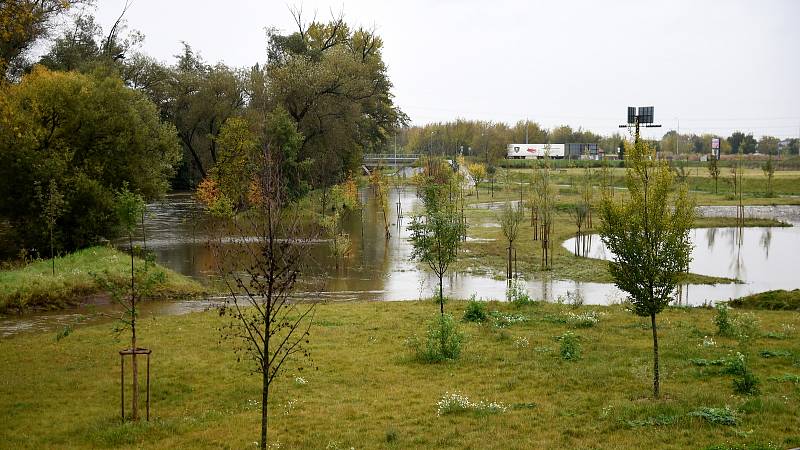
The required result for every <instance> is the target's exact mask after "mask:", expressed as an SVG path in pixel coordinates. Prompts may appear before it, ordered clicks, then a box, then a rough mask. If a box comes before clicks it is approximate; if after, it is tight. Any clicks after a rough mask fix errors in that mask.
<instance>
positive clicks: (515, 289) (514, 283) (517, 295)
mask: <svg viewBox="0 0 800 450" xmlns="http://www.w3.org/2000/svg"><path fill="white" fill-rule="evenodd" d="M506 299H507V300H508V301H509V302H510V303H511V304H512V305H514V306H516V307H520V306H526V305H530V304H531V303H533V300H531V298H530V296H528V290H527V289H525V284H524V283H523V282H522V281H520V280H519V279H514V280H511V283H510V284H509V285H508V287H507V288H506Z"/></svg>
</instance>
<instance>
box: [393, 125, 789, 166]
mask: <svg viewBox="0 0 800 450" xmlns="http://www.w3.org/2000/svg"><path fill="white" fill-rule="evenodd" d="M526 137H527V142H531V143H553V144H555V143H562V144H563V143H569V142H574V143H597V144H599V146H600V148H602V149H603V150H604V151H605V153H606V154H617V153H618V152H620V151H621V146H622V144H621V142H622V141H624V136H622V135H621V134H619V133H613V134H611V135H609V136H602V135H600V134H597V133H594V132H592V131H588V130H584V129H582V128H578V129H577V130H576V129H573V128H571V127H569V126H567V125H562V126H558V127H554V128H553V129H547V128H544V127H542V126H541V125H539V124H538V123H537V122H532V121H527V120H525V121H522V120H521V121H518V122H516V123H515V124H513V125H508V124H506V123H503V122H486V121H478V120H465V119H458V120H456V121H452V122H439V123H431V124H426V125H421V126H412V127H405V128H403V129H401V130H399V132H398V133H397V139H396V145H397V147H398V149H399V150H398V151H400V152H403V153H421V154H433V155H440V156H449V157H452V156H453V155H456V154H459V153H462V154H464V155H465V156H472V157H474V159H476V160H480V161H484V162H486V163H488V164H492V163H494V162H496V161H497V160H499V159H502V158H504V157H505V156H506V146H507V145H508V144H511V143H523V142H525V141H526ZM713 138H719V139H720V147H721V152H722V153H723V154H735V153H738V152H739V149H740V148H741V150H742V153H744V154H751V153H755V152H759V153H762V154H771V155H778V154H786V155H797V154H798V152H800V140H798V139H789V140H787V141H782V140H781V139H779V138H777V137H774V136H762V137H761V138H760V139H756V138H755V137H754V136H753V134H752V133H749V134H746V133H743V132H741V131H736V132H733V133H732V134H731V135H730V136H727V137H725V136H719V135H715V134H709V133H705V134H700V135H697V134H678V133H677V132H676V131H674V130H672V131H669V132H667V133H665V134H664V136H663V137H662V138H661V139H660V140H658V139H657V140H650V141H648V145H649V147H650V148H652V149H653V150H655V151H657V152H659V153H660V154H676V153H679V154H687V153H699V154H709V153H711V140H712V139H713ZM383 150H384V151H385V150H387V149H386V148H384V149H383Z"/></svg>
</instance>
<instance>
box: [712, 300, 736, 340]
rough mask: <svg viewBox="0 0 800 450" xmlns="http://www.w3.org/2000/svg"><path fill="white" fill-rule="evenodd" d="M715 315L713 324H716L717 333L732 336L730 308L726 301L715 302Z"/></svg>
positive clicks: (732, 327)
mask: <svg viewBox="0 0 800 450" xmlns="http://www.w3.org/2000/svg"><path fill="white" fill-rule="evenodd" d="M716 309H717V315H716V316H714V325H716V326H717V334H718V335H720V336H733V335H734V326H733V322H732V320H731V313H730V311H731V309H730V307H729V306H728V305H727V304H726V303H717V306H716Z"/></svg>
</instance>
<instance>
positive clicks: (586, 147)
mask: <svg viewBox="0 0 800 450" xmlns="http://www.w3.org/2000/svg"><path fill="white" fill-rule="evenodd" d="M602 154H603V151H602V150H600V148H599V147H598V145H597V144H595V143H592V144H583V143H580V144H579V143H568V144H508V147H507V153H506V158H508V159H542V158H544V157H545V155H550V157H551V158H553V159H564V158H566V159H601V158H602Z"/></svg>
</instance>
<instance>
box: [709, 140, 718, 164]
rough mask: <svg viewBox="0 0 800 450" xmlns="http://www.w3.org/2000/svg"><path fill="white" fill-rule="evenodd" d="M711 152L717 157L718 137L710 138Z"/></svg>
mask: <svg viewBox="0 0 800 450" xmlns="http://www.w3.org/2000/svg"><path fill="white" fill-rule="evenodd" d="M711 154H712V155H714V157H715V158H717V159H719V138H711Z"/></svg>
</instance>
